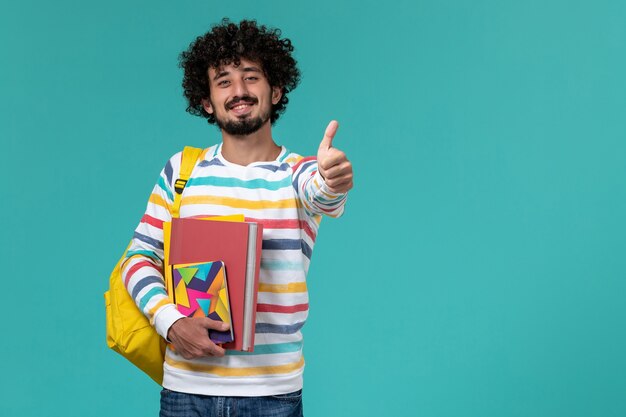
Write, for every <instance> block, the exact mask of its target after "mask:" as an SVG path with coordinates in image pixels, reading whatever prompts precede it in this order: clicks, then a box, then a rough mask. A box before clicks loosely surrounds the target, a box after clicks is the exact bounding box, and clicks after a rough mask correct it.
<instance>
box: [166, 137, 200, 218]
mask: <svg viewBox="0 0 626 417" xmlns="http://www.w3.org/2000/svg"><path fill="white" fill-rule="evenodd" d="M201 153H202V149H200V148H194V147H192V146H185V149H183V155H182V157H181V159H182V160H181V163H180V173H179V174H178V179H177V180H176V181H175V182H174V191H175V193H174V206H173V207H172V217H178V216H179V215H180V200H181V197H182V195H183V190H184V189H185V185H187V181H189V177H190V176H191V171H193V167H195V166H196V162H197V161H198V158H199V157H200V154H201Z"/></svg>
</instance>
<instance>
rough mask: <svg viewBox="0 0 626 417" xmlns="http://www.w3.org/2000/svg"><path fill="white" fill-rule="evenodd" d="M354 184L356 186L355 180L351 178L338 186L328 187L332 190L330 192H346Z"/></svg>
mask: <svg viewBox="0 0 626 417" xmlns="http://www.w3.org/2000/svg"><path fill="white" fill-rule="evenodd" d="M353 186H354V182H352V180H350V181H349V182H347V183H345V184H341V185H338V186H336V187H328V189H329V190H330V192H333V193H335V194H344V193H347V192H348V191H350V190H351V189H352V187H353Z"/></svg>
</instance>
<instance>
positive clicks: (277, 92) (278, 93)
mask: <svg viewBox="0 0 626 417" xmlns="http://www.w3.org/2000/svg"><path fill="white" fill-rule="evenodd" d="M282 97H283V88H282V87H272V104H278V102H279V101H280V99H281V98H282Z"/></svg>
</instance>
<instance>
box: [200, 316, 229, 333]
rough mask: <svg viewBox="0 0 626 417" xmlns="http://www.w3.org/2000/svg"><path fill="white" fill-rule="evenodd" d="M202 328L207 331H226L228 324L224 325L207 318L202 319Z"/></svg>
mask: <svg viewBox="0 0 626 417" xmlns="http://www.w3.org/2000/svg"><path fill="white" fill-rule="evenodd" d="M202 326H203V327H205V328H207V329H212V330H221V331H224V330H228V329H229V328H230V326H229V325H228V323H225V322H222V321H219V320H212V319H210V318H208V317H204V318H202Z"/></svg>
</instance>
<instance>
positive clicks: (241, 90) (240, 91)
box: [233, 80, 248, 97]
mask: <svg viewBox="0 0 626 417" xmlns="http://www.w3.org/2000/svg"><path fill="white" fill-rule="evenodd" d="M233 95H234V96H236V97H243V96H247V95H248V86H247V85H246V83H245V82H244V80H236V81H234V82H233Z"/></svg>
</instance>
